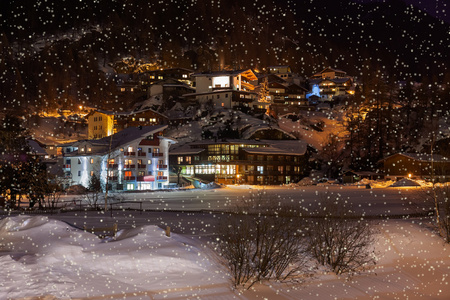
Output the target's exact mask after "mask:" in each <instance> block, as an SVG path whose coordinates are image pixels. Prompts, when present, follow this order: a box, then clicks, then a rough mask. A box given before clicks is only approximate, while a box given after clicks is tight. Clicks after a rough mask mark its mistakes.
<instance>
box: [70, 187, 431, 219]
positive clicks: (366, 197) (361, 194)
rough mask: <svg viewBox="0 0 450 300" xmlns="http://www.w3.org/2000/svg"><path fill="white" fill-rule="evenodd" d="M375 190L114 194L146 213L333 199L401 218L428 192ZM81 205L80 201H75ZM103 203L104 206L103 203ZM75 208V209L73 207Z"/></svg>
mask: <svg viewBox="0 0 450 300" xmlns="http://www.w3.org/2000/svg"><path fill="white" fill-rule="evenodd" d="M374 186H375V188H372V189H366V188H365V185H360V186H357V185H351V186H344V185H333V184H320V185H317V186H248V185H241V186H238V185H229V186H226V187H224V188H215V189H188V190H173V191H153V192H132V193H129V192H127V193H119V194H115V196H116V200H115V201H127V202H128V203H127V204H124V205H121V206H123V207H130V208H139V207H140V205H142V208H143V209H144V210H161V211H163V210H164V211H170V210H184V211H199V210H214V211H224V210H229V209H232V208H233V207H235V205H236V204H237V203H240V202H242V201H243V200H245V199H259V198H261V197H262V198H265V199H273V200H276V201H277V202H278V201H280V202H281V203H286V204H290V205H296V206H298V207H299V208H301V209H302V210H304V211H305V213H308V211H310V210H311V209H314V208H317V207H318V205H320V203H322V202H323V201H324V199H325V198H332V199H334V200H336V201H338V202H340V203H342V204H343V205H344V204H345V205H346V206H348V207H351V208H352V209H353V210H354V211H355V212H357V213H361V214H365V215H381V214H382V215H394V214H397V215H400V214H405V213H415V212H418V211H417V206H416V205H414V203H416V202H420V201H422V200H423V197H424V193H425V192H426V190H425V189H424V188H421V187H396V188H391V187H385V186H384V185H382V184H381V183H378V186H377V185H374ZM79 199H83V196H82V195H67V196H64V197H63V200H64V201H66V202H67V203H71V201H73V200H76V201H78V200H79ZM76 203H78V202H76ZM102 203H104V202H103V201H102ZM73 208H76V207H73Z"/></svg>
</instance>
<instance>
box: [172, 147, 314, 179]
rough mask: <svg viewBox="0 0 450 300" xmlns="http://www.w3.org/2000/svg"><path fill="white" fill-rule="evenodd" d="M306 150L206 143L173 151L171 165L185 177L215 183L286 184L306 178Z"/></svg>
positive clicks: (301, 148) (300, 148)
mask: <svg viewBox="0 0 450 300" xmlns="http://www.w3.org/2000/svg"><path fill="white" fill-rule="evenodd" d="M306 149H307V145H306V144H305V143H304V142H302V141H299V140H293V141H270V140H260V141H251V140H222V141H220V142H219V141H218V142H215V141H207V140H204V141H201V142H195V143H190V144H187V145H184V146H183V147H180V148H178V149H174V150H173V151H171V152H170V165H171V166H173V167H176V168H179V169H180V172H181V175H182V176H184V177H191V178H200V179H202V180H206V181H214V182H216V183H223V184H264V185H274V184H287V183H290V182H297V181H299V180H300V179H301V178H302V177H303V176H304V173H305V170H306V168H307V167H306V165H307V155H306Z"/></svg>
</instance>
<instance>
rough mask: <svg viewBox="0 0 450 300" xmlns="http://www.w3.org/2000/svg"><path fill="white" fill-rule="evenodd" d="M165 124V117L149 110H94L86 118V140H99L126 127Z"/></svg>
mask: <svg viewBox="0 0 450 300" xmlns="http://www.w3.org/2000/svg"><path fill="white" fill-rule="evenodd" d="M167 123H168V118H167V117H166V116H164V115H163V114H160V113H158V112H156V111H154V110H152V109H149V108H147V109H143V110H135V111H131V112H112V111H105V110H96V111H94V112H92V113H91V114H90V115H89V117H88V139H101V138H103V137H106V136H110V135H111V134H114V133H117V132H119V131H121V130H123V129H125V128H128V127H138V126H153V125H165V124H167Z"/></svg>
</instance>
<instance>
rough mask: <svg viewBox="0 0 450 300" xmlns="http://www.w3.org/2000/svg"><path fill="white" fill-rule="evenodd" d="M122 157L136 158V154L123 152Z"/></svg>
mask: <svg viewBox="0 0 450 300" xmlns="http://www.w3.org/2000/svg"><path fill="white" fill-rule="evenodd" d="M123 156H136V152H124V153H123Z"/></svg>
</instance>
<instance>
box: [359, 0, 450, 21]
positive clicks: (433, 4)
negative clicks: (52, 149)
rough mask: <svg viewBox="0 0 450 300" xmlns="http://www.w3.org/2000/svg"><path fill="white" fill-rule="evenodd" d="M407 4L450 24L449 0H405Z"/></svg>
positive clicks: (376, 0)
mask: <svg viewBox="0 0 450 300" xmlns="http://www.w3.org/2000/svg"><path fill="white" fill-rule="evenodd" d="M356 1H357V2H363V3H367V2H387V1H388V0H356ZM403 1H404V2H405V3H407V4H412V5H414V6H416V7H418V8H420V9H421V10H423V11H425V12H427V13H428V14H430V15H432V16H433V17H436V18H438V19H440V20H443V21H445V22H447V23H449V24H450V14H449V13H448V9H449V5H450V4H448V2H449V0H403Z"/></svg>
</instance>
